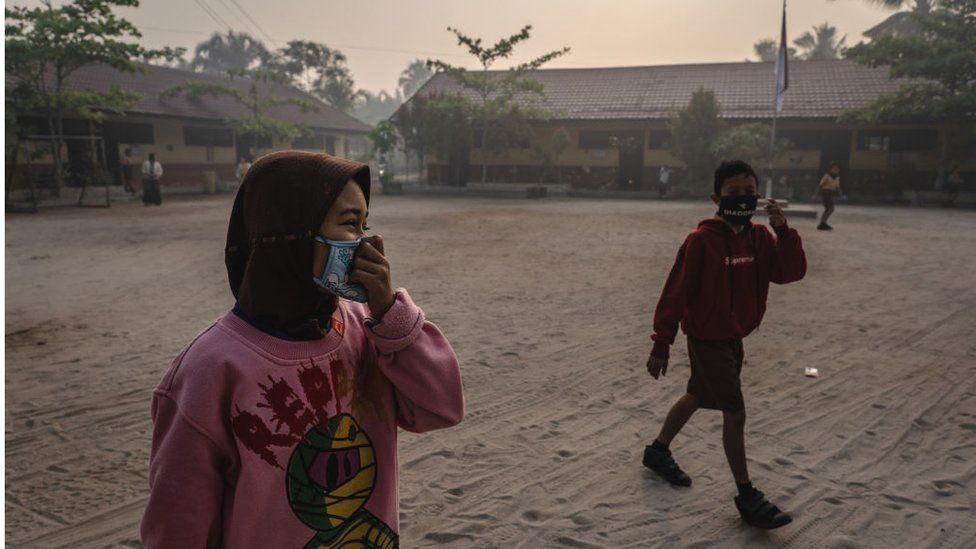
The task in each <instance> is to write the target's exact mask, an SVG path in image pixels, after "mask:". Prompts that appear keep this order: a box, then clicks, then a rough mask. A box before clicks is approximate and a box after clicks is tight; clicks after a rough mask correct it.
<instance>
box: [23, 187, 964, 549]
mask: <svg viewBox="0 0 976 549" xmlns="http://www.w3.org/2000/svg"><path fill="white" fill-rule="evenodd" d="M231 201H232V200H231V197H229V196H216V197H208V198H190V197H185V198H176V199H167V201H166V202H164V204H163V206H162V207H160V208H146V207H144V206H142V204H138V203H122V204H116V205H114V206H113V207H112V208H111V209H108V210H99V209H84V210H79V209H75V208H65V209H54V210H47V211H43V212H42V213H41V214H38V215H7V217H6V231H7V234H6V243H5V244H6V246H5V251H6V280H5V283H6V326H5V334H6V345H5V351H6V381H7V383H6V402H7V409H6V416H5V418H4V419H5V426H6V433H5V435H6V466H7V469H6V519H7V522H6V536H7V542H8V543H9V544H10V545H11V546H18V547H19V546H23V547H54V546H63V545H71V546H73V547H116V546H131V547H135V546H139V541H138V540H139V533H138V529H139V521H140V518H141V513H142V510H143V507H144V505H145V502H146V497H147V492H148V484H147V478H146V477H147V464H148V457H149V443H150V435H151V427H152V426H151V423H150V418H149V400H150V396H151V393H152V389H153V387H154V386H155V385H156V383H157V382H158V381H159V379H160V377H161V376H162V375H163V373H164V371H165V370H166V369H167V368H168V367H169V364H170V362H171V361H172V359H173V358H174V357H175V356H176V355H177V353H178V352H179V351H180V350H181V349H182V348H183V347H184V346H185V345H186V344H187V343H188V342H189V341H190V340H191V338H192V337H193V336H194V335H195V334H197V333H198V332H199V331H201V330H203V329H204V328H206V327H207V326H208V325H209V324H210V322H211V321H212V320H213V319H215V318H216V317H218V316H219V315H221V314H223V313H224V312H226V311H227V310H228V309H229V308H230V307H231V306H232V304H233V302H232V296H231V294H230V290H229V288H228V286H227V281H226V274H225V271H224V266H223V247H224V237H225V233H226V224H227V219H228V216H229V212H230V206H231ZM713 211H714V208H713V207H711V206H710V205H709V204H708V203H706V202H701V203H690V202H658V201H623V200H618V201H611V200H606V201H599V200H582V199H579V200H570V199H546V200H539V201H529V200H515V199H484V198H470V197H467V198H462V197H454V198H443V197H442V198H438V197H414V196H404V197H387V196H377V197H376V198H375V200H374V203H373V204H372V207H371V212H370V224H371V225H372V226H373V229H374V232H377V233H379V234H382V235H383V236H384V238H385V240H386V249H387V252H388V256H389V259H390V263H391V268H392V272H393V278H394V283H395V284H396V285H398V286H404V287H406V288H408V289H409V290H410V291H411V294H412V295H413V297H414V299H415V300H416V301H417V303H418V304H419V305H420V306H421V307H423V308H424V309H425V311H426V312H427V315H428V317H429V318H430V319H431V320H432V321H434V322H435V323H437V324H438V326H439V327H440V328H441V330H442V331H443V332H444V333H445V334H446V335H447V337H448V338H449V339H450V340H451V342H452V343H453V344H454V346H455V348H456V350H457V352H458V355H459V357H460V360H461V365H462V373H463V377H464V383H465V388H466V396H467V406H468V409H467V415H466V417H465V420H464V422H463V423H462V424H461V425H459V426H458V427H456V428H453V429H450V430H446V431H439V432H435V433H430V434H426V435H420V436H418V435H411V434H408V433H404V434H403V436H402V438H401V441H400V465H401V470H402V476H401V487H400V489H401V513H402V524H401V535H402V537H401V539H402V541H403V546H404V547H418V546H433V545H448V546H454V547H527V548H535V547H544V546H566V547H653V546H668V547H670V546H684V547H689V546H698V547H712V546H723V547H724V546H729V547H746V546H748V547H756V546H770V547H772V546H788V547H811V546H826V547H932V548H936V547H938V548H947V547H966V546H968V547H972V546H974V545H976V511H974V509H976V337H974V336H973V331H974V327H976V275H974V273H976V253H974V252H976V212H972V211H969V212H965V211H947V210H937V209H918V208H914V209H910V208H887V207H877V208H858V207H845V206H843V205H842V206H841V207H840V208H839V209H838V212H837V214H835V216H834V218H833V219H832V220H831V222H832V224H833V225H834V226H835V227H836V230H834V231H832V232H818V231H815V230H814V226H815V223H816V222H815V220H813V219H809V218H806V219H795V220H793V221H792V224H793V226H795V227H796V228H797V229H798V230H799V231H800V234H801V236H802V237H803V238H804V247H805V248H806V252H807V258H808V261H809V271H808V274H807V277H806V279H805V280H803V281H801V282H799V283H796V284H792V285H788V286H782V287H773V288H772V290H771V294H770V300H769V312H768V313H767V315H766V318H765V321H764V323H763V325H762V327H761V328H760V329H759V330H758V331H757V332H756V333H754V334H752V335H751V336H750V337H749V338H748V339H747V340H746V342H745V348H746V359H747V362H746V365H745V367H744V370H743V389H744V392H745V396H746V407H747V410H748V414H749V419H748V422H747V427H746V428H747V438H746V444H747V452H748V454H749V458H750V462H749V467H750V472H751V474H752V477H753V479H754V482H755V483H756V485H757V486H758V487H759V488H760V489H762V490H764V491H765V492H766V493H767V494H768V495H769V496H770V497H771V498H772V499H773V500H774V501H775V502H776V503H778V504H779V505H780V507H782V508H783V509H785V510H788V511H790V512H792V513H793V515H794V518H795V520H794V522H793V524H791V525H789V526H787V527H785V528H782V529H780V530H776V531H774V532H771V533H767V532H761V531H757V530H754V529H750V528H748V527H745V526H743V525H742V524H741V522H740V521H739V519H738V516H737V514H736V512H735V509H734V507H733V505H732V496H733V495H734V491H735V488H734V484H733V482H732V479H731V475H730V473H729V471H728V468H727V466H726V463H725V457H724V454H723V452H722V445H721V419H720V414H718V413H716V412H709V411H700V412H699V413H698V414H697V415H696V416H695V417H693V418H692V420H691V421H690V423H689V424H688V426H687V427H686V428H685V430H684V431H683V432H682V434H681V435H679V437H678V438H677V439H676V440H675V442H674V444H673V445H672V447H673V450H674V453H675V456H676V457H677V459H678V460H679V463H681V465H682V467H683V468H684V469H685V470H686V471H688V473H689V474H690V475H691V476H692V477H693V478H694V485H693V486H692V487H691V488H690V489H681V490H679V489H674V488H671V487H670V486H668V485H666V484H665V483H664V482H663V481H661V480H659V479H657V478H656V477H654V476H653V475H652V474H650V473H649V472H647V471H646V470H645V469H643V468H642V467H641V465H640V458H641V453H642V451H643V448H644V445H645V444H648V443H650V441H651V440H652V439H653V437H654V436H655V435H656V434H657V429H658V427H659V425H660V422H661V421H662V420H663V417H664V415H665V414H666V412H667V410H668V408H669V407H670V405H671V403H672V402H673V401H674V399H676V398H677V397H678V396H679V395H680V394H681V393H682V392H683V390H684V386H685V383H686V382H687V375H688V361H687V355H686V354H685V345H684V343H683V341H682V340H681V339H679V342H678V344H677V345H676V348H675V349H674V350H673V352H672V356H673V359H672V365H671V369H670V371H669V373H668V376H667V377H666V378H664V379H663V380H660V381H654V380H652V379H651V378H650V377H649V376H648V375H647V373H646V371H645V369H644V362H645V360H646V358H647V353H648V351H649V349H650V345H649V340H648V333H649V331H650V325H651V315H652V311H653V308H654V304H655V303H656V300H657V297H658V295H659V293H660V290H661V286H662V284H663V282H664V279H665V277H666V275H667V272H668V269H670V267H671V264H672V261H673V259H674V255H675V252H676V251H677V249H678V246H679V245H680V244H681V242H682V240H683V238H684V236H685V235H686V234H687V233H688V232H689V231H690V230H692V229H693V228H694V226H695V224H696V223H697V221H698V220H699V219H701V218H703V217H707V216H710V215H711V213H712V212H713ZM811 366H812V367H816V368H819V370H820V376H821V377H819V378H816V379H813V378H807V377H804V375H803V374H804V368H805V367H811Z"/></svg>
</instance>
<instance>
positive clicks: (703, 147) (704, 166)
mask: <svg viewBox="0 0 976 549" xmlns="http://www.w3.org/2000/svg"><path fill="white" fill-rule="evenodd" d="M719 112H720V107H719V104H718V100H717V99H716V98H715V92H713V91H712V90H707V89H705V88H704V87H700V88H698V90H697V91H695V92H694V93H692V95H691V101H690V102H689V103H688V106H686V107H685V108H683V109H681V110H680V111H678V112H677V113H675V114H674V116H672V117H671V120H670V123H669V126H670V130H671V139H670V141H669V146H670V149H671V152H672V153H673V154H674V155H675V156H676V157H678V158H680V159H681V161H682V162H684V163H685V166H686V172H685V173H686V178H685V179H686V182H687V184H688V186H689V187H690V188H691V190H692V191H695V192H704V191H706V190H707V189H709V188H711V187H710V181H709V175H710V174H711V173H712V171H713V170H714V169H715V166H716V164H718V156H717V155H716V154H715V142H716V140H717V139H718V136H719V134H721V133H722V131H723V130H724V129H725V124H724V123H723V121H722V120H721V119H719Z"/></svg>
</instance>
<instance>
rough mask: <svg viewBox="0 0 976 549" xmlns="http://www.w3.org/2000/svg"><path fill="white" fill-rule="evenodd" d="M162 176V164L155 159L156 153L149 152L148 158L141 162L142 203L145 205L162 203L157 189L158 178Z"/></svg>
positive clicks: (161, 196)
mask: <svg viewBox="0 0 976 549" xmlns="http://www.w3.org/2000/svg"><path fill="white" fill-rule="evenodd" d="M161 177H163V165H162V164H160V163H159V162H157V161H156V153H149V159H148V160H146V161H145V162H143V163H142V179H143V183H142V203H143V204H145V205H146V206H148V205H150V204H155V205H157V206H159V205H161V204H162V203H163V195H162V193H161V192H160V190H159V179H160V178H161Z"/></svg>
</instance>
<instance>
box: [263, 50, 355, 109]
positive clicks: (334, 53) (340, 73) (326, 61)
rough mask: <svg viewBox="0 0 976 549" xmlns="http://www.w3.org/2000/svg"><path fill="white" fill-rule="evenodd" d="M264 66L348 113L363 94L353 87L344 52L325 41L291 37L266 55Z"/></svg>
mask: <svg viewBox="0 0 976 549" xmlns="http://www.w3.org/2000/svg"><path fill="white" fill-rule="evenodd" d="M265 66H266V67H267V68H268V69H271V70H277V71H280V72H281V73H282V74H284V75H285V76H286V77H287V78H288V79H289V80H290V81H291V83H292V84H293V85H295V86H296V87H298V88H299V89H302V90H304V91H306V92H308V93H310V94H312V95H314V96H316V97H318V98H319V99H322V100H323V101H325V102H326V103H328V104H329V105H332V106H333V107H335V108H337V109H339V110H341V111H342V112H351V111H352V110H353V108H354V107H355V106H356V101H357V100H358V99H360V97H362V96H363V93H364V92H362V91H356V89H355V83H354V81H353V79H352V75H351V74H350V72H349V67H347V66H346V56H345V54H343V53H342V52H341V51H339V50H335V49H332V48H330V47H328V46H326V45H325V44H320V43H317V42H310V41H306V40H292V41H291V42H288V44H287V45H285V46H284V47H283V48H281V49H280V50H278V51H277V52H275V53H274V55H272V56H270V58H269V60H268V61H267V62H266V63H265Z"/></svg>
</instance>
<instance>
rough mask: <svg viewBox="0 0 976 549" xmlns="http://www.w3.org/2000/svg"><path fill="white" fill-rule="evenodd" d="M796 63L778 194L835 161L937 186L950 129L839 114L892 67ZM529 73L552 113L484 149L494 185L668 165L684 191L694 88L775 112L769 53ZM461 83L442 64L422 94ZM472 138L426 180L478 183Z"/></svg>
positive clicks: (609, 183) (888, 186)
mask: <svg viewBox="0 0 976 549" xmlns="http://www.w3.org/2000/svg"><path fill="white" fill-rule="evenodd" d="M789 71H790V72H789V89H788V91H787V92H786V94H785V101H784V104H783V109H782V111H781V112H780V113H779V115H778V120H777V136H778V137H780V138H786V139H789V140H790V141H791V142H792V144H793V147H792V149H791V150H788V151H787V152H785V153H783V154H781V155H779V156H778V157H777V158H776V159H775V161H774V180H775V182H776V187H775V193H774V195H775V196H779V197H784V198H787V197H790V198H800V197H804V196H809V193H810V192H811V191H812V190H813V189H814V187H815V186H816V184H817V182H818V181H819V179H820V176H821V175H822V174H823V172H824V171H825V170H826V168H827V166H828V164H829V163H831V162H835V161H836V162H839V163H840V164H841V166H842V170H843V173H842V181H843V182H844V186H845V191H846V192H848V194H849V195H850V196H851V197H852V198H853V199H866V200H876V199H894V200H898V199H900V198H901V195H902V194H904V192H905V191H909V192H911V191H913V190H914V191H925V190H931V189H933V184H934V180H935V173H936V168H937V162H938V158H939V153H940V150H939V149H940V146H939V137H940V133H941V132H945V131H947V128H945V127H940V126H939V125H937V124H935V123H918V124H878V125H875V124H872V125H864V124H850V123H839V122H838V121H837V120H838V117H839V116H840V115H841V114H842V113H843V112H844V111H845V110H847V109H852V108H857V107H862V106H865V105H868V104H869V103H871V102H872V101H873V100H874V99H876V98H877V97H879V96H880V95H882V94H884V93H887V92H891V91H894V90H896V89H898V88H899V86H900V85H901V84H902V83H903V81H899V80H892V79H890V78H889V71H888V69H886V68H883V67H882V68H870V67H865V66H863V65H859V64H856V63H854V62H852V61H848V60H833V61H791V62H790V66H789ZM531 78H534V79H536V80H537V81H538V82H540V83H541V84H542V85H543V86H544V89H545V95H546V97H545V100H544V102H543V103H542V107H543V108H544V109H546V110H547V111H548V112H549V114H550V116H551V119H550V120H548V121H547V122H546V123H540V124H537V125H535V126H534V127H533V131H532V138H531V140H530V141H529V142H523V143H520V144H518V145H517V146H515V148H511V149H507V150H504V151H502V152H501V153H500V154H496V155H494V156H490V157H489V158H488V160H487V162H485V163H486V164H487V167H488V178H487V179H488V181H490V182H493V183H495V184H500V183H537V182H545V183H547V184H551V183H553V182H557V184H561V185H562V186H568V187H571V188H572V189H607V190H652V189H654V188H656V185H657V181H658V173H659V170H660V168H661V166H668V167H669V168H670V169H671V182H672V183H674V184H676V187H677V188H676V191H678V192H681V190H682V189H681V187H682V185H683V181H682V168H683V166H684V164H683V163H682V162H681V161H680V160H678V159H677V158H675V157H674V156H673V155H672V154H671V153H670V152H669V151H668V146H667V143H668V139H669V137H670V132H669V129H668V121H669V119H670V117H671V116H672V115H673V114H674V113H675V112H676V111H677V110H679V109H681V108H684V107H685V106H687V105H688V103H689V101H690V99H691V95H692V93H693V92H694V91H696V90H697V89H699V87H704V88H706V89H709V90H712V91H713V92H714V93H715V95H716V98H717V100H718V102H719V104H720V107H721V114H720V116H721V118H723V119H725V120H726V121H727V122H728V123H729V124H739V123H747V122H764V123H767V124H768V123H771V122H772V117H773V110H774V95H775V91H774V89H775V83H774V78H775V77H774V73H773V64H772V63H752V62H742V63H710V64H693V65H667V66H649V67H618V68H592V69H542V70H538V71H536V72H535V73H533V75H532V76H531ZM455 93H462V94H463V93H466V92H462V90H461V89H460V87H459V86H458V85H457V84H456V82H455V81H454V80H453V79H452V78H450V77H449V76H447V75H446V74H438V75H436V76H435V77H434V78H432V79H431V80H430V81H429V82H428V83H427V84H426V85H425V86H424V87H423V88H422V89H421V90H419V91H418V92H417V95H421V94H424V95H431V94H455ZM470 97H472V98H473V96H470ZM557 133H559V134H561V135H559V136H556V134H557ZM554 137H559V139H558V141H561V142H562V143H564V146H563V147H562V150H561V151H559V153H558V154H556V155H554V156H552V157H550V158H549V159H548V160H547V159H544V158H542V157H541V156H540V154H539V152H538V151H539V149H540V148H542V149H543V150H544V149H545V147H546V146H548V143H552V142H553V141H554ZM475 143H476V145H475V146H474V147H473V148H472V149H471V150H470V151H469V153H468V154H466V155H455V157H454V158H440V157H438V156H437V155H436V154H428V155H427V157H426V162H427V166H428V180H429V182H430V183H432V184H441V185H465V184H468V183H469V182H479V181H480V180H481V167H482V155H481V151H480V150H479V149H478V148H477V141H475ZM537 145H538V146H537ZM971 149H972V147H971ZM759 168H762V169H763V170H765V168H766V167H765V166H762V167H759V166H757V169H759ZM962 171H963V178H964V180H965V182H966V183H965V185H964V189H963V190H969V191H972V190H976V150H971V154H969V155H968V159H967V160H965V161H964V163H963V165H962Z"/></svg>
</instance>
